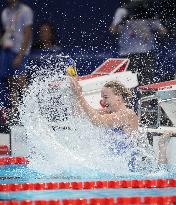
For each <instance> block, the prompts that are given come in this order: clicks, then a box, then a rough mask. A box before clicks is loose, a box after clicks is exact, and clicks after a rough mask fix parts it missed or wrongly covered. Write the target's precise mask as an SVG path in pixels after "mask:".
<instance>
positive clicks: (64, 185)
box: [0, 179, 176, 192]
mask: <svg viewBox="0 0 176 205" xmlns="http://www.w3.org/2000/svg"><path fill="white" fill-rule="evenodd" d="M166 187H176V179H152V180H149V179H147V180H121V181H119V180H117V181H86V182H47V183H43V182H42V183H23V184H19V183H15V184H0V192H9V191H28V190H54V189H56V190H58V189H72V190H83V189H87V190H88V189H117V188H166Z"/></svg>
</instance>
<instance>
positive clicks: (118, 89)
mask: <svg viewBox="0 0 176 205" xmlns="http://www.w3.org/2000/svg"><path fill="white" fill-rule="evenodd" d="M104 87H106V88H112V90H113V92H114V94H115V95H121V96H122V98H123V99H124V101H125V102H127V103H129V100H130V99H131V98H132V92H131V91H130V90H129V89H128V88H126V87H125V86H124V85H123V84H122V83H120V82H119V81H110V82H108V83H106V84H105V85H104Z"/></svg>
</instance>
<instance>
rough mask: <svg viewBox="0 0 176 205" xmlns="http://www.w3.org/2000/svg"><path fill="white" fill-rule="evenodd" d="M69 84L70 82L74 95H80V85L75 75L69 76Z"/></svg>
mask: <svg viewBox="0 0 176 205" xmlns="http://www.w3.org/2000/svg"><path fill="white" fill-rule="evenodd" d="M70 84H71V89H72V90H73V92H74V93H75V95H76V96H81V95H82V87H81V86H80V84H79V82H78V80H77V78H76V77H74V78H73V77H70Z"/></svg>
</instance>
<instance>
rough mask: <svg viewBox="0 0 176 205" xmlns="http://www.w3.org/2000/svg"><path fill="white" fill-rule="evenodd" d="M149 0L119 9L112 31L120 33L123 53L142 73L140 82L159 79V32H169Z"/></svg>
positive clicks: (147, 82) (135, 69)
mask: <svg viewBox="0 0 176 205" xmlns="http://www.w3.org/2000/svg"><path fill="white" fill-rule="evenodd" d="M145 6H146V4H145V1H139V0H134V1H132V0H131V2H129V3H127V4H123V5H122V7H120V8H118V9H117V10H116V13H115V16H114V18H113V21H112V24H111V26H110V32H111V33H112V34H118V36H117V37H118V44H119V55H120V57H121V58H129V59H130V65H129V67H128V70H131V71H132V72H137V73H138V80H139V84H140V85H144V84H150V83H154V82H156V81H157V79H155V71H156V70H155V69H156V61H155V53H154V45H155V33H157V32H158V33H160V34H165V33H166V29H165V28H164V27H163V26H162V24H161V23H160V21H159V20H158V19H154V18H152V17H151V16H150V15H147V14H149V12H148V11H147V8H146V7H145Z"/></svg>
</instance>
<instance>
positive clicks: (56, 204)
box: [0, 195, 176, 205]
mask: <svg viewBox="0 0 176 205" xmlns="http://www.w3.org/2000/svg"><path fill="white" fill-rule="evenodd" d="M138 204H143V205H150V204H151V205H170V204H176V195H175V196H145V197H118V198H90V199H84V198H80V199H63V200H57V199H56V200H20V201H18V200H9V201H0V205H138Z"/></svg>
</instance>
